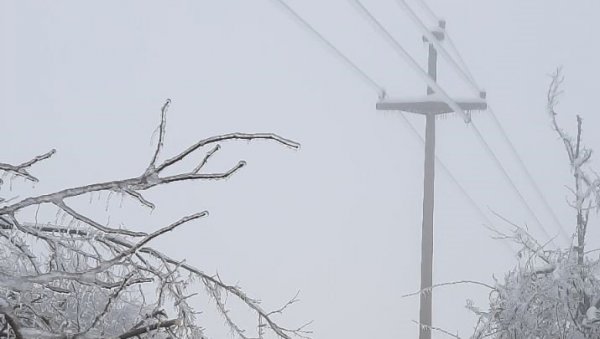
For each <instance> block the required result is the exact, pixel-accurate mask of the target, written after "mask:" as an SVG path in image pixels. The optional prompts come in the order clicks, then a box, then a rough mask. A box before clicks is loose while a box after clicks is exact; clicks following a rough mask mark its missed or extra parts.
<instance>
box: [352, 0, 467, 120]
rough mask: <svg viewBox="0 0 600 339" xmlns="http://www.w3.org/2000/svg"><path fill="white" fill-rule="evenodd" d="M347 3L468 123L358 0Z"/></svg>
mask: <svg viewBox="0 0 600 339" xmlns="http://www.w3.org/2000/svg"><path fill="white" fill-rule="evenodd" d="M348 1H350V2H352V3H354V4H355V5H356V6H355V7H356V8H357V10H358V11H359V13H360V14H362V15H363V17H365V18H366V19H367V21H368V22H369V23H371V25H372V26H373V27H374V28H375V29H376V30H377V32H379V33H380V34H381V35H382V36H383V37H384V38H385V39H386V40H387V41H388V43H390V45H391V46H392V47H394V50H395V51H396V52H397V53H398V55H400V57H402V58H403V59H404V60H405V61H406V62H407V63H408V64H409V66H411V68H412V69H413V70H414V71H415V72H416V73H417V75H419V76H420V77H421V78H422V79H423V81H425V83H426V84H427V86H429V87H431V88H432V89H433V90H434V91H435V93H436V94H437V95H440V96H441V97H442V100H443V101H444V102H446V104H448V106H450V108H452V110H453V111H454V112H455V113H457V114H458V115H460V116H461V118H463V120H464V121H465V122H468V121H469V120H470V119H469V117H468V115H467V114H466V113H465V111H464V110H463V109H462V108H460V107H459V106H458V104H456V102H454V100H452V99H451V98H450V96H449V95H448V93H446V91H444V89H443V88H442V87H440V85H439V84H438V83H437V82H436V81H435V80H433V79H432V78H431V77H430V76H429V74H427V72H425V71H424V70H423V69H422V68H421V66H419V63H418V62H417V61H415V59H413V57H412V56H410V54H409V53H408V52H407V51H406V50H405V49H404V47H402V45H401V44H400V43H398V41H397V40H396V39H395V38H394V37H393V36H392V35H391V34H390V32H388V31H387V29H385V27H384V26H383V25H382V24H381V22H379V20H377V18H375V17H374V16H373V14H371V12H369V10H368V9H367V8H366V7H365V6H364V5H363V4H362V3H361V2H360V0H348Z"/></svg>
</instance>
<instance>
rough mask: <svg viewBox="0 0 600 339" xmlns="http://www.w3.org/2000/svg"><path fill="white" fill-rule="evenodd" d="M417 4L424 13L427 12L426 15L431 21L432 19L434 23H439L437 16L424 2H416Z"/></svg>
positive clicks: (419, 0) (420, 0)
mask: <svg viewBox="0 0 600 339" xmlns="http://www.w3.org/2000/svg"><path fill="white" fill-rule="evenodd" d="M417 2H418V3H419V4H420V5H421V7H422V8H423V9H424V10H425V12H427V15H429V16H430V17H431V19H433V21H434V22H439V21H440V18H438V16H437V15H436V14H435V12H434V11H433V10H432V9H431V7H429V5H428V4H427V2H425V0H417Z"/></svg>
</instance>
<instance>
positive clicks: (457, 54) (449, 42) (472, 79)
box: [442, 31, 481, 88]
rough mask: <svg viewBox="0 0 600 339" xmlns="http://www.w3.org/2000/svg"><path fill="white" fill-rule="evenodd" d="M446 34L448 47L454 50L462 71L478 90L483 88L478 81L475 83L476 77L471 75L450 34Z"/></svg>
mask: <svg viewBox="0 0 600 339" xmlns="http://www.w3.org/2000/svg"><path fill="white" fill-rule="evenodd" d="M444 33H445V34H446V40H447V41H448V45H449V46H450V49H451V50H452V52H454V55H455V56H456V58H457V59H458V62H459V63H460V65H461V66H462V70H463V71H464V72H465V73H466V74H467V76H468V77H469V79H470V80H471V82H472V83H473V84H474V85H475V86H476V87H477V88H481V87H480V86H479V85H478V84H477V81H475V77H474V76H473V74H472V73H471V70H469V67H468V66H467V63H466V62H465V60H464V59H463V57H462V55H461V54H460V52H459V51H458V48H456V45H455V44H454V41H452V37H451V36H450V34H448V33H447V31H444ZM442 47H443V46H442Z"/></svg>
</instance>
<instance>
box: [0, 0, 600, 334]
mask: <svg viewBox="0 0 600 339" xmlns="http://www.w3.org/2000/svg"><path fill="white" fill-rule="evenodd" d="M289 4H290V5H291V6H293V7H294V8H296V9H297V10H298V12H300V13H301V14H302V15H303V16H304V17H305V18H306V19H307V20H309V21H311V22H312V23H313V24H314V25H315V27H316V28H317V29H319V31H321V32H322V33H323V34H324V35H326V36H327V37H329V38H330V39H331V40H332V41H333V42H334V43H336V44H337V45H338V46H339V47H340V49H342V50H343V51H344V52H345V53H347V55H348V56H349V57H351V58H353V59H354V60H356V62H357V63H359V64H360V66H361V67H363V68H364V69H365V70H366V71H367V72H368V73H369V74H371V75H372V76H373V77H374V78H376V79H377V80H378V81H379V82H380V83H382V84H383V85H384V86H385V87H386V88H387V89H388V92H389V93H390V94H391V95H393V96H399V97H401V96H405V95H406V96H409V95H415V94H421V93H423V92H424V90H425V85H424V84H423V83H422V82H421V81H420V80H419V78H418V77H417V76H416V75H415V74H414V72H412V70H411V69H410V68H409V67H408V66H407V65H406V64H405V63H404V62H403V61H402V60H401V59H399V58H398V57H397V56H396V55H395V54H394V53H393V50H391V49H390V48H389V47H388V46H387V45H386V44H385V42H384V41H383V40H381V39H380V37H379V36H377V35H376V34H375V33H374V32H373V30H372V28H371V27H370V26H369V25H368V24H366V23H365V22H364V21H363V20H362V18H361V17H360V16H359V15H357V13H356V12H355V11H354V9H353V8H352V6H350V5H349V4H348V2H347V1H345V0H331V1H315V0H313V1H306V0H305V1H299V0H289ZM365 4H366V5H368V7H369V8H371V9H372V10H373V12H374V13H375V14H376V15H377V16H378V18H379V19H380V20H381V21H382V22H383V23H384V24H385V25H386V26H387V27H388V28H389V29H390V30H391V31H392V32H393V34H394V35H395V36H396V37H397V39H398V40H399V41H400V42H401V43H402V44H404V45H405V46H406V48H407V49H408V50H409V51H410V52H411V53H413V55H414V57H415V58H419V59H420V60H423V61H424V60H425V56H426V55H425V52H426V49H425V47H424V45H423V44H422V43H421V40H420V39H421V37H420V34H419V32H418V31H417V29H416V28H415V27H413V25H412V23H411V22H410V21H409V19H408V17H407V16H406V15H404V14H403V13H402V12H401V11H400V10H399V8H398V7H397V6H396V5H395V4H394V2H393V1H392V0H368V1H367V0H365ZM411 4H415V2H411ZM429 4H430V5H431V7H432V8H433V9H434V10H435V11H436V12H437V14H438V15H439V16H440V17H443V18H445V19H446V20H447V22H448V24H447V28H448V32H449V33H450V34H451V36H452V38H453V40H454V42H455V43H456V45H457V47H458V48H459V49H460V51H461V52H462V54H463V56H464V58H465V60H466V62H467V63H468V65H469V66H470V68H471V70H472V72H473V73H474V75H475V77H476V79H478V81H479V83H480V84H481V85H482V86H483V87H484V88H485V89H486V90H487V92H488V98H489V102H490V103H491V104H492V105H493V107H494V109H495V111H496V114H497V115H498V118H499V119H500V120H501V122H502V123H503V124H504V126H505V128H506V130H507V132H508V134H509V136H510V137H511V139H512V140H513V142H514V143H515V145H516V146H517V148H518V150H519V151H520V153H521V155H522V156H523V158H524V159H525V162H526V163H527V165H528V167H529V169H530V171H531V173H532V174H533V175H534V176H535V177H536V180H537V182H538V183H539V185H540V187H541V188H542V190H543V192H544V193H545V195H546V197H547V199H548V201H549V202H550V204H551V205H552V206H555V211H556V213H557V214H558V216H559V218H560V220H561V222H562V223H563V224H565V225H568V226H569V227H570V228H569V232H570V231H571V229H572V227H571V226H572V225H573V221H574V215H573V213H571V212H570V210H569V208H568V207H567V205H566V203H565V197H566V196H567V190H566V189H565V187H564V185H567V184H570V182H571V181H570V177H569V168H568V165H567V162H566V155H565V154H564V151H563V149H562V146H561V144H560V142H559V141H558V140H557V138H556V136H555V135H554V134H553V132H552V131H551V129H550V126H549V120H548V117H547V116H546V115H545V110H544V109H545V91H546V88H547V84H548V81H549V78H548V77H547V74H548V73H550V72H552V71H553V70H554V69H555V68H556V66H558V65H564V69H565V75H566V77H567V80H566V82H565V86H564V89H565V91H566V94H565V95H564V97H563V100H562V103H561V106H560V107H559V109H560V110H561V112H564V113H563V114H561V118H560V121H561V122H562V123H563V124H564V126H565V127H568V128H569V129H571V128H572V127H574V124H575V120H574V114H581V115H582V116H583V117H584V119H585V120H584V128H585V137H584V141H585V143H586V144H588V145H589V146H591V147H594V148H595V149H597V150H598V149H600V134H598V133H597V132H596V131H597V129H598V126H599V124H600V118H599V117H598V115H597V114H596V113H597V112H596V106H597V105H596V102H595V100H596V99H597V88H598V87H597V84H596V82H595V79H596V78H597V77H598V76H599V75H600V67H599V66H598V65H597V55H598V54H597V53H598V51H599V50H600V48H599V42H598V39H597V35H598V34H597V32H598V29H597V26H596V21H597V13H599V12H600V2H598V1H596V0H580V1H569V2H567V1H554V0H552V1H549V0H530V1H522V0H505V1H467V0H454V1H442V0H430V1H429ZM415 8H418V7H416V4H415ZM419 13H420V14H423V13H421V12H419ZM423 18H424V19H427V17H425V16H423ZM430 24H433V23H431V22H430ZM0 46H2V47H1V53H0V102H1V103H2V104H1V106H0V110H1V111H2V112H1V114H0V126H1V128H2V133H0V144H1V145H4V147H3V148H2V152H1V155H0V161H3V162H19V161H23V160H25V159H28V158H30V157H31V156H32V155H35V154H40V153H43V152H45V151H47V150H49V149H51V148H56V149H57V150H58V153H57V154H56V156H55V157H53V158H52V159H51V160H49V161H47V162H45V163H43V164H40V166H37V167H36V168H35V170H33V172H35V173H36V175H37V176H38V177H39V178H40V179H41V180H42V182H41V183H40V184H39V185H37V186H36V187H35V189H34V190H33V189H32V188H31V187H30V185H23V183H22V182H21V181H18V180H17V181H15V183H14V184H15V187H14V192H15V194H21V195H25V194H33V193H35V194H41V193H43V192H49V191H52V190H57V189H60V188H64V187H69V186H74V185H81V184H86V183H90V182H95V181H102V180H112V179H118V178H124V177H128V176H133V175H138V174H141V172H142V171H143V170H144V169H145V166H146V164H147V162H148V160H149V158H150V156H151V153H152V146H151V144H150V142H151V140H150V137H151V134H152V132H153V130H154V128H155V127H156V125H157V123H158V116H159V110H160V106H161V105H162V103H163V102H164V100H165V99H166V98H171V99H172V100H173V105H172V107H171V110H170V115H169V120H168V130H167V139H166V143H167V148H166V153H165V156H167V155H170V154H173V153H174V152H176V151H178V150H180V149H181V148H183V147H186V146H187V145H189V144H190V143H192V142H194V141H195V140H197V139H198V138H201V137H207V136H211V135H214V134H220V133H225V132H233V131H242V132H275V133H278V134H280V135H282V136H284V137H287V138H291V139H294V140H296V141H299V142H300V143H302V149H301V150H299V151H292V150H289V149H286V148H284V147H281V146H279V145H276V144H272V143H267V142H256V143H251V144H247V143H245V142H242V143H237V144H235V143H228V144H226V145H223V146H224V147H223V149H222V151H221V152H220V153H219V154H218V155H217V156H216V157H215V159H214V162H213V163H212V164H211V166H210V169H213V170H219V169H224V168H228V167H229V166H230V165H232V164H234V163H235V162H237V160H239V159H244V160H246V161H248V164H249V165H248V166H247V167H246V168H244V169H243V170H242V171H241V172H239V173H238V174H236V175H235V176H234V177H233V178H231V179H230V180H227V181H224V182H212V183H188V184H181V185H177V186H172V187H170V188H167V189H162V190H158V191H155V192H152V194H150V196H149V198H152V199H153V200H154V201H155V202H156V203H157V205H158V209H157V210H156V211H154V213H153V214H152V215H148V211H145V210H143V209H141V208H139V207H138V206H137V205H136V204H135V203H133V202H125V203H124V205H123V207H122V208H120V207H119V202H118V201H116V202H115V201H113V202H110V212H111V213H112V214H113V217H111V223H114V224H118V223H119V222H120V221H123V222H128V223H129V224H134V225H142V224H143V225H142V226H140V227H144V228H146V229H150V228H152V229H153V228H155V227H158V226H160V225H164V224H166V223H168V222H170V221H173V220H176V219H178V218H179V217H180V216H181V215H183V214H185V213H190V212H195V211H199V210H205V209H208V210H210V211H211V216H210V218H209V219H205V220H202V221H199V222H197V223H194V224H190V225H187V226H186V227H183V228H181V229H180V230H179V231H177V232H176V233H174V234H169V235H168V236H167V237H165V238H164V239H163V240H162V241H157V243H156V245H157V246H158V247H160V248H162V249H164V250H165V251H167V252H169V253H170V254H172V256H174V257H177V258H187V260H188V262H189V263H191V264H193V265H195V266H198V267H200V268H203V269H204V270H205V271H207V272H216V271H217V270H218V272H219V273H220V274H221V276H222V278H223V279H224V280H227V281H230V282H238V283H239V284H240V285H241V286H243V287H244V289H245V290H246V291H247V292H248V293H249V294H250V295H252V296H257V297H260V298H261V299H262V300H264V302H265V304H266V305H267V306H271V307H275V306H277V305H279V303H282V302H284V301H285V300H287V299H288V298H290V297H291V296H293V295H294V294H295V292H296V291H297V290H301V295H300V298H301V299H302V302H301V303H299V304H296V305H295V306H294V308H292V309H291V310H290V311H289V312H288V313H287V314H285V315H284V316H283V318H282V322H283V323H285V324H290V325H294V324H300V323H302V322H303V321H308V320H314V323H313V325H312V329H313V330H314V332H315V334H314V337H315V338H347V339H358V338H382V339H385V338H390V339H391V338H408V337H416V334H417V327H416V326H415V325H414V324H413V323H412V320H417V319H418V298H416V297H413V298H401V295H403V294H406V293H410V292H414V291H416V290H417V289H418V288H419V264H420V227H421V199H422V169H423V149H422V145H421V144H420V143H419V142H418V140H416V139H414V138H413V136H412V135H411V134H410V131H409V130H407V129H406V127H405V126H404V124H403V122H402V120H401V119H400V118H399V117H398V116H397V115H396V113H390V112H378V111H376V110H375V103H376V101H377V96H376V93H374V92H373V91H372V90H371V89H370V88H369V87H367V86H366V85H365V84H364V83H363V82H361V81H360V80H359V79H358V78H356V77H355V75H354V73H352V72H351V71H350V70H349V69H348V67H346V66H345V65H344V64H342V63H341V62H340V60H339V59H337V58H335V57H333V56H332V55H331V54H330V53H329V52H328V51H327V50H326V49H324V48H323V46H322V45H321V44H319V43H318V42H317V41H316V40H315V39H314V38H313V37H312V36H311V35H309V34H308V33H307V31H305V30H303V29H302V28H300V27H299V26H298V25H297V24H296V23H295V22H294V21H293V20H290V18H289V17H288V16H287V15H286V14H285V13H284V12H282V11H281V10H280V8H279V7H278V6H277V5H276V4H275V1H272V0H256V1H242V0H226V1H210V2H209V1H162V2H160V1H96V2H89V1H86V2H82V1H52V2H50V1H8V0H2V1H0ZM449 70H450V68H449V67H448V65H447V64H444V63H440V82H441V84H442V85H443V86H444V87H446V88H447V89H448V90H449V92H450V93H452V94H462V93H463V92H464V89H463V88H462V87H461V86H460V85H459V79H458V78H457V77H456V76H455V75H454V74H452V73H451V72H450V71H449ZM412 121H413V123H414V124H415V125H416V126H417V127H418V128H419V129H420V130H422V129H423V126H424V124H423V121H422V119H420V117H414V118H413V119H412ZM474 121H475V123H476V124H478V126H479V127H480V129H481V130H482V132H483V133H484V134H485V136H486V137H487V138H488V140H489V143H490V144H491V145H492V147H493V148H494V149H495V150H497V152H498V155H499V157H500V158H501V159H502V161H503V163H505V164H506V166H507V169H508V170H509V172H510V173H511V174H512V175H513V176H514V177H515V181H516V183H517V184H518V185H519V187H520V188H521V189H522V190H523V193H524V195H525V196H526V197H527V199H528V200H529V201H531V204H532V206H533V208H534V209H535V211H536V213H537V214H538V215H539V217H540V219H541V220H542V222H543V223H544V224H545V225H546V226H547V228H548V230H549V232H550V233H552V234H555V233H556V232H557V230H556V228H555V227H554V226H553V225H552V223H551V219H550V218H549V217H548V215H547V214H546V213H544V210H543V208H542V205H541V203H540V202H539V200H537V199H536V196H535V194H534V192H533V190H532V189H531V188H530V187H529V186H528V185H527V181H526V180H525V179H524V178H523V174H522V172H520V171H519V167H518V166H517V164H516V162H515V160H514V158H512V157H511V154H510V153H509V151H508V148H507V147H506V145H505V144H503V143H502V139H501V138H500V135H499V133H498V131H497V130H496V129H494V127H493V125H492V124H491V120H490V117H489V115H488V113H485V112H482V113H479V114H477V115H475V116H474ZM437 127H438V137H437V151H438V155H439V157H440V158H441V159H442V160H444V162H445V163H446V164H447V166H448V167H449V168H450V169H451V170H452V172H453V173H454V175H455V176H456V177H457V178H458V180H459V181H460V182H461V183H462V184H463V185H464V186H465V188H466V189H467V190H468V191H469V192H470V194H472V196H473V197H474V198H475V199H476V200H477V201H478V202H479V203H480V206H481V207H482V208H484V209H485V210H486V211H487V210H488V207H489V208H490V209H493V210H495V211H497V212H499V213H501V214H502V215H504V216H505V217H507V218H509V219H511V220H513V221H514V222H516V223H519V224H526V223H528V224H531V222H532V221H531V220H529V219H528V216H527V213H526V211H525V209H524V208H523V206H522V205H520V204H519V202H518V200H517V199H516V197H515V196H514V195H513V194H512V193H511V191H510V189H508V188H507V186H506V184H505V183H504V181H503V179H502V177H501V176H500V173H499V172H498V171H497V170H496V169H495V168H494V167H493V164H492V162H491V161H490V160H489V159H488V158H486V155H485V153H484V151H483V149H482V147H481V146H480V145H479V144H478V143H477V142H476V139H475V137H474V135H473V134H472V133H471V131H470V129H468V128H466V127H465V125H464V123H463V122H462V121H461V120H460V119H458V118H451V119H446V120H440V121H439V122H438V124H437ZM571 130H572V129H571ZM198 156H199V157H201V156H202V155H201V154H199V155H198ZM436 179H437V181H436V195H437V196H436V213H435V231H436V238H435V273H434V281H435V282H438V283H439V282H448V281H454V280H463V279H469V280H479V281H482V282H491V281H492V275H493V274H495V275H496V276H497V277H502V274H503V273H502V272H504V271H506V270H507V269H508V268H510V267H511V266H512V265H513V264H514V258H513V257H512V256H511V253H510V252H508V251H506V249H505V247H504V246H502V245H501V244H499V243H498V242H496V241H493V240H491V239H490V234H489V232H488V231H487V230H486V229H485V228H483V227H482V226H481V224H482V220H480V219H479V218H478V216H477V214H476V213H475V212H474V211H473V210H472V209H471V207H470V206H469V205H468V203H467V202H466V201H465V199H464V198H463V197H462V196H461V195H460V194H459V192H458V191H457V189H456V187H455V186H453V184H452V182H451V181H450V180H449V179H448V177H446V176H445V175H444V174H443V173H441V172H439V171H438V175H437V178H436ZM6 189H7V188H6V187H3V190H6ZM3 194H6V195H8V194H9V193H6V192H5V193H3ZM96 198H99V199H100V201H98V202H97V203H95V204H94V205H92V206H90V205H89V204H87V203H82V204H81V206H82V207H81V208H88V209H90V210H93V211H94V212H93V213H95V215H97V216H98V217H99V218H104V217H106V212H105V211H104V205H105V203H106V201H105V200H106V198H107V196H106V195H105V196H103V197H96ZM90 213H92V212H90ZM596 224H597V220H594V221H593V225H592V229H591V232H592V233H591V235H590V237H589V239H591V241H590V242H591V243H590V246H593V245H594V243H596V245H597V243H598V242H597V241H594V239H597V235H598V230H597V229H596V228H595V226H596ZM532 232H533V233H534V234H536V235H538V236H540V239H543V237H542V234H541V233H540V232H538V231H537V230H536V229H532ZM544 240H545V239H544ZM467 298H471V299H474V300H475V301H476V303H478V304H479V305H480V306H483V307H485V302H486V301H487V291H486V290H484V289H480V288H478V287H473V286H455V287H447V288H441V289H439V290H436V291H435V293H434V323H435V325H436V326H439V327H442V328H445V329H447V330H449V331H451V332H458V333H459V334H460V335H463V336H467V335H468V334H469V333H470V329H471V328H472V327H473V325H474V321H475V318H474V317H473V316H472V315H471V314H469V312H468V311H467V310H466V309H465V308H464V305H465V299H467ZM197 305H198V307H199V309H201V310H203V311H204V313H203V314H202V315H201V316H200V318H199V323H200V324H201V325H202V326H204V327H206V328H207V329H208V330H207V332H208V334H213V337H215V338H217V337H220V335H221V334H220V333H222V325H223V322H222V320H221V319H219V318H218V317H215V316H214V312H213V308H212V305H210V304H208V303H206V302H205V300H204V299H202V298H199V299H198V302H197ZM434 337H435V338H442V336H441V335H438V334H435V335H434Z"/></svg>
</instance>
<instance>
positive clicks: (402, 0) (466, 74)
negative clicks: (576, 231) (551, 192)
mask: <svg viewBox="0 0 600 339" xmlns="http://www.w3.org/2000/svg"><path fill="white" fill-rule="evenodd" d="M421 2H422V3H423V4H425V6H427V4H426V3H425V2H424V1H423V0H422V1H421ZM396 3H397V4H398V5H400V7H402V9H403V10H404V11H405V12H406V13H407V14H408V15H409V16H410V17H411V18H412V19H413V21H414V22H415V24H416V25H417V26H418V27H419V28H420V29H421V31H422V32H423V34H425V35H426V36H427V37H428V39H429V40H432V39H433V38H434V37H433V34H432V33H431V31H430V30H429V29H428V28H427V27H426V26H425V24H424V23H423V21H422V20H421V19H420V18H419V17H418V16H417V15H416V14H415V13H414V11H413V10H412V9H411V8H410V7H409V6H408V4H407V3H406V0H396ZM429 10H431V9H429ZM432 13H433V12H432ZM433 14H434V13H433ZM434 16H435V14H434ZM445 36H446V39H447V40H448V42H449V44H450V46H451V48H452V49H453V51H454V54H455V55H456V57H457V58H458V60H459V62H460V63H461V65H460V66H459V65H458V64H457V63H456V62H455V61H454V59H453V58H452V57H451V56H450V55H449V54H448V52H447V51H446V49H445V48H444V46H443V45H441V44H440V43H439V42H438V41H437V39H435V40H432V43H433V44H434V45H435V46H436V49H437V50H438V51H439V52H441V53H442V55H444V56H445V57H446V58H447V59H448V61H449V62H450V64H451V66H452V67H454V68H455V69H456V71H457V72H459V74H461V75H462V76H463V79H465V80H466V81H468V82H469V83H471V84H472V87H473V89H474V90H476V91H478V88H480V87H479V86H478V85H477V83H476V82H475V80H474V77H473V75H472V74H471V72H470V70H469V67H468V66H467V64H466V63H465V62H464V59H463V58H462V56H461V54H460V52H459V51H458V49H457V48H456V46H455V45H454V43H453V42H452V40H451V38H450V36H449V34H447V33H446V34H445ZM488 111H489V112H490V114H491V115H492V121H493V124H494V125H495V127H496V128H497V129H498V131H499V132H500V134H501V135H502V137H503V140H504V142H505V143H506V144H507V145H508V147H509V149H510V151H511V153H512V154H513V156H514V158H515V159H516V160H517V163H518V164H519V167H520V168H521V170H522V171H523V172H524V173H525V176H526V178H527V180H528V181H529V183H530V185H531V186H532V187H533V188H534V191H535V193H536V195H537V197H538V199H540V200H541V201H542V204H543V206H544V209H545V210H546V212H547V213H548V214H549V215H550V216H551V218H552V221H553V222H554V224H555V225H556V226H557V227H558V229H559V230H560V233H561V236H562V237H563V238H565V239H566V240H567V241H569V236H568V234H567V232H566V231H565V229H564V226H563V225H562V224H561V223H560V221H559V220H558V217H557V216H556V213H554V210H553V209H552V208H551V207H550V204H549V203H548V200H547V199H546V197H545V196H544V194H543V193H542V191H541V189H540V187H539V185H538V184H537V182H536V181H535V180H534V178H533V176H532V175H531V172H530V171H529V169H528V168H527V166H526V165H525V162H524V161H523V159H522V158H521V156H520V155H519V153H518V152H517V149H516V147H515V145H514V144H513V142H512V141H511V140H510V138H509V137H508V134H507V133H506V131H505V129H504V128H503V126H502V124H501V123H500V121H499V120H498V118H497V116H496V114H495V113H494V110H493V108H492V107H491V105H488ZM519 194H520V193H519Z"/></svg>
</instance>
